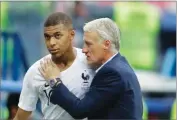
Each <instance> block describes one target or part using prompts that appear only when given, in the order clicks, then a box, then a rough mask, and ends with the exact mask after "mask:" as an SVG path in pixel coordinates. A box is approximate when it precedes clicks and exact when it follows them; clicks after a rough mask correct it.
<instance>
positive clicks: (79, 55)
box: [75, 47, 86, 63]
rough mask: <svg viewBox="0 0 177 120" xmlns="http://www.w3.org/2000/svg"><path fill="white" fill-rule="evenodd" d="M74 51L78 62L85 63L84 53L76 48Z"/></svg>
mask: <svg viewBox="0 0 177 120" xmlns="http://www.w3.org/2000/svg"><path fill="white" fill-rule="evenodd" d="M75 49H76V51H77V58H78V60H80V61H81V62H84V63H85V62H86V56H85V54H84V53H82V49H81V48H76V47H75Z"/></svg>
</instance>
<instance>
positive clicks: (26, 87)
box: [18, 69, 38, 111]
mask: <svg viewBox="0 0 177 120" xmlns="http://www.w3.org/2000/svg"><path fill="white" fill-rule="evenodd" d="M34 75H35V70H32V69H29V70H28V71H27V73H26V74H25V77H24V80H23V86H22V91H21V94H20V99H19V104H18V106H19V107H20V108H21V109H23V110H25V111H34V110H35V109H36V104H37V101H38V92H37V89H36V87H35V86H34V84H35V80H34Z"/></svg>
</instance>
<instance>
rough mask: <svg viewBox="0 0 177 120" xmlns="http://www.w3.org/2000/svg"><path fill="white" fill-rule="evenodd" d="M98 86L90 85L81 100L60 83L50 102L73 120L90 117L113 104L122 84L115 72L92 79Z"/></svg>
mask: <svg viewBox="0 0 177 120" xmlns="http://www.w3.org/2000/svg"><path fill="white" fill-rule="evenodd" d="M97 80H98V81H99V84H96V85H93V84H92V85H91V87H90V89H89V91H88V92H87V93H86V95H85V97H84V98H83V99H81V100H80V99H79V98H77V97H76V96H75V95H74V94H72V93H71V92H70V91H69V90H68V89H67V88H66V87H65V86H64V85H63V84H62V83H60V84H59V85H58V86H57V87H56V88H55V89H54V90H53V93H52V95H51V99H50V101H51V102H52V103H53V104H57V105H59V106H61V107H62V108H63V109H65V110H66V111H67V112H68V113H69V114H70V115H71V116H73V117H74V118H75V119H83V118H85V117H88V116H92V115H93V114H94V113H95V112H96V111H98V110H100V109H104V107H105V106H108V105H110V104H111V103H113V101H114V100H116V98H117V97H118V96H119V94H121V93H122V91H123V87H124V83H123V81H122V80H121V79H120V76H119V75H118V73H117V72H115V71H111V72H110V71H106V72H103V73H102V74H100V75H99V77H98V76H97V77H96V78H94V79H93V81H97Z"/></svg>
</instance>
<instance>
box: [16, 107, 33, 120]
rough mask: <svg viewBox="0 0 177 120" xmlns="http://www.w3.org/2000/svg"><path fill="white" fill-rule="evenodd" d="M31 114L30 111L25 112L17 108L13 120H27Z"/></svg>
mask: <svg viewBox="0 0 177 120" xmlns="http://www.w3.org/2000/svg"><path fill="white" fill-rule="evenodd" d="M31 113H32V112H31V111H25V110H23V109H21V108H18V111H17V113H16V115H15V118H14V119H13V120H28V118H29V117H30V115H31Z"/></svg>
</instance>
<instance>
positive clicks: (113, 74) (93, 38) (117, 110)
mask: <svg viewBox="0 0 177 120" xmlns="http://www.w3.org/2000/svg"><path fill="white" fill-rule="evenodd" d="M84 43H85V44H84V47H83V52H84V53H85V55H86V56H87V62H88V64H89V65H90V66H92V67H94V68H95V69H96V75H95V77H94V78H93V81H92V83H91V86H90V89H89V90H88V92H87V93H86V95H85V97H84V98H83V99H79V98H77V97H76V96H75V95H74V94H72V93H71V92H70V91H69V90H68V89H67V88H66V87H65V85H64V84H63V83H62V82H61V80H60V79H59V78H58V79H50V80H48V81H49V83H50V86H51V87H52V88H53V92H52V94H51V99H50V101H51V102H52V103H53V104H57V105H60V106H61V107H62V108H64V109H65V110H66V111H67V112H68V113H69V114H70V115H71V116H73V117H74V118H76V119H82V118H86V117H88V119H121V120H123V119H133V120H141V119H142V113H143V105H142V94H141V89H140V85H139V83H138V80H137V77H136V75H135V72H134V71H133V69H132V68H131V66H130V65H129V63H128V62H127V60H126V59H125V58H124V57H123V56H122V55H121V54H120V52H119V48H120V45H119V44H120V31H119V28H118V26H117V25H116V24H115V23H114V22H113V21H112V20H111V19H109V18H100V19H96V20H93V21H91V22H88V23H87V24H86V25H85V26H84ZM130 50H131V49H130ZM51 64H52V63H51ZM43 66H45V67H51V68H52V67H53V70H57V66H55V65H50V63H49V62H46V63H44V65H41V67H43ZM58 71H59V69H58ZM41 73H42V74H43V76H44V77H45V76H52V77H53V76H58V74H57V75H53V73H56V72H52V71H51V72H49V71H48V72H47V71H45V69H43V71H41ZM73 74H74V73H73Z"/></svg>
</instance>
